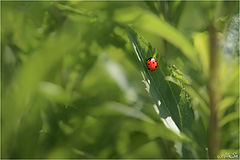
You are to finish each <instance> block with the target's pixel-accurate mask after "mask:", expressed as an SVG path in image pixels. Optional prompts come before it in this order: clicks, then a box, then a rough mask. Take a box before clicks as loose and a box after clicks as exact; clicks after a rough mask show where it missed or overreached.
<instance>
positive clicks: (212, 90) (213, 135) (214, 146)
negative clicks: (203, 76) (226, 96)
mask: <svg viewBox="0 0 240 160" xmlns="http://www.w3.org/2000/svg"><path fill="white" fill-rule="evenodd" d="M209 35H210V67H209V73H210V75H209V84H208V87H209V88H208V89H209V105H210V121H209V128H208V131H209V136H208V149H209V152H208V154H209V158H216V154H217V152H218V145H219V140H218V117H217V106H218V104H219V97H220V95H219V91H218V87H219V77H218V68H219V53H218V49H217V48H218V47H217V35H216V28H215V26H214V24H211V25H210V27H209Z"/></svg>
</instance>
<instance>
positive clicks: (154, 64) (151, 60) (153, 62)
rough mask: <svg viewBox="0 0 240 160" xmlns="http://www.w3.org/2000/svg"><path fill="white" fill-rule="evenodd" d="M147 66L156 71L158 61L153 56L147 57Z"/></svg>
mask: <svg viewBox="0 0 240 160" xmlns="http://www.w3.org/2000/svg"><path fill="white" fill-rule="evenodd" d="M147 68H148V69H149V70H151V71H155V69H156V68H157V61H156V60H155V59H154V58H153V57H150V58H148V59H147Z"/></svg>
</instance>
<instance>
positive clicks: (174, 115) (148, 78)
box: [128, 29, 193, 131]
mask: <svg viewBox="0 0 240 160" xmlns="http://www.w3.org/2000/svg"><path fill="white" fill-rule="evenodd" d="M128 34H129V38H130V41H131V43H132V46H133V48H134V50H135V53H136V55H137V57H138V60H139V62H140V64H141V66H142V75H143V78H144V82H145V84H146V87H147V90H148V92H149V94H150V96H151V98H152V101H153V103H154V104H155V105H156V106H157V108H158V110H159V115H160V116H161V118H163V119H164V120H166V123H168V124H169V123H170V121H171V120H170V119H172V120H173V122H171V123H172V124H170V125H171V126H172V127H173V126H174V123H175V124H176V126H177V129H179V130H180V131H183V129H184V128H185V127H186V128H188V129H190V128H191V121H192V120H193V111H192V108H191V107H190V103H189V102H190V101H189V98H188V95H187V94H186V92H185V91H184V90H183V89H182V88H181V87H180V86H178V85H176V84H175V83H172V82H169V81H168V80H167V79H166V78H167V77H169V76H174V72H176V70H175V71H174V70H171V67H172V66H169V65H167V64H166V62H165V61H164V60H163V59H162V57H159V56H158V55H157V56H156V57H155V58H156V60H157V62H158V68H157V69H156V70H155V71H149V70H148V69H147V67H146V60H147V59H148V58H149V57H152V56H153V55H154V53H155V50H154V49H153V48H152V47H151V45H150V44H149V43H146V42H145V41H144V40H143V38H142V37H140V36H139V35H138V34H137V33H135V32H134V31H133V30H131V29H128ZM184 114H187V115H188V116H185V115H184ZM187 119H188V120H187ZM168 120H169V121H168ZM185 122H187V123H186V124H185Z"/></svg>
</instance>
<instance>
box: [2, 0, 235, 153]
mask: <svg viewBox="0 0 240 160" xmlns="http://www.w3.org/2000/svg"><path fill="white" fill-rule="evenodd" d="M238 3H239V2H237V1H235V2H182V1H171V2H167V1H158V2H91V1H89V2H87V1H85V2H84V1H69V2H61V1H59V2H50V1H49V2H46V1H45V2H17V1H12V2H6V1H4V2H1V104H2V109H1V120H2V122H1V124H2V125H1V131H2V132H1V157H2V158H181V157H182V155H181V153H179V151H178V147H176V146H177V145H176V144H177V142H180V141H182V139H181V138H179V135H177V134H176V133H174V132H173V131H171V130H170V129H168V128H167V127H166V126H165V125H164V124H163V122H162V121H161V118H160V117H159V115H158V114H157V112H156V111H155V110H154V108H153V102H152V101H151V98H150V96H149V94H148V92H147V91H146V90H145V86H144V83H143V82H142V80H143V78H142V75H141V73H140V70H141V66H140V64H139V61H138V58H137V56H136V54H135V53H134V50H133V48H132V46H131V43H130V41H129V39H128V35H127V33H126V30H125V26H132V27H134V26H136V28H138V27H139V28H140V29H138V32H139V33H140V34H141V35H142V36H143V37H144V38H145V39H146V40H147V41H149V42H150V43H151V44H152V46H153V47H154V48H156V49H157V50H158V51H159V54H160V55H161V56H162V57H163V58H164V60H165V62H166V63H169V64H174V65H176V66H177V67H179V68H180V69H181V70H182V72H183V73H184V74H186V76H187V77H188V76H189V77H193V78H192V79H193V81H191V82H193V83H192V84H193V85H195V92H194V93H195V96H193V95H194V93H193V95H191V96H192V103H193V106H194V105H195V106H196V108H197V107H198V105H199V104H200V105H202V103H204V104H205V103H206V104H208V101H209V99H208V97H207V77H208V68H209V64H208V61H209V60H208V57H209V56H208V55H207V53H208V52H207V50H208V48H209V44H208V41H209V34H208V27H209V24H210V23H211V22H212V20H213V19H214V20H215V22H214V23H215V26H216V31H217V37H218V40H219V41H218V43H217V45H218V47H219V53H220V57H219V59H220V67H219V70H220V71H219V72H220V81H221V82H222V85H221V86H219V92H221V102H220V104H221V105H222V107H221V108H222V110H221V112H220V113H219V119H224V121H223V122H221V124H220V129H219V136H220V145H219V155H221V154H224V153H226V152H229V153H233V152H236V153H239V143H238V142H239V121H238V120H239V108H238V105H239V90H238V88H239V85H238V82H239V67H238V58H239V48H238V47H239V43H238V40H239V35H238V33H239V14H238V10H239V8H238V6H239V4H238ZM144 15H149V16H150V17H157V18H158V19H159V20H161V21H163V22H164V23H166V24H168V25H169V28H175V29H176V30H177V31H178V32H177V33H181V34H182V35H183V36H184V37H185V39H186V40H188V41H190V44H191V45H193V47H194V48H195V49H196V51H197V52H198V53H199V55H200V61H199V64H201V65H202V66H203V67H202V69H201V70H200V72H194V73H193V72H192V68H190V66H189V65H185V64H187V63H188V62H186V60H185V59H184V56H183V54H181V52H182V50H181V49H179V45H178V44H177V42H176V43H173V40H172V39H177V36H176V37H175V34H173V35H172V34H171V33H170V32H169V34H168V32H166V33H167V34H166V35H164V36H163V37H161V36H158V35H157V34H155V33H154V32H153V31H155V30H162V29H165V30H166V31H167V30H168V28H158V27H157V25H154V23H152V25H149V26H148V28H147V29H142V30H141V26H142V25H144V24H147V23H148V22H147V21H141V20H139V19H140V18H141V17H142V16H144ZM168 36H169V38H168ZM169 39H170V40H169ZM179 43H181V41H179ZM176 46H177V47H176ZM182 47H183V48H184V47H185V46H184V45H182ZM183 50H184V49H183ZM196 65H197V64H196ZM191 82H190V83H191ZM207 106H208V105H207ZM197 112H198V110H197V109H196V111H195V116H196V115H198V116H199V114H197ZM200 116H202V114H200ZM208 116H209V115H208V114H206V117H204V116H203V117H201V118H202V120H201V122H202V121H206V123H207V122H208ZM226 117H227V118H226ZM196 122H199V121H196ZM202 123H205V122H202ZM195 126H196V127H195V129H193V130H194V131H195V132H196V133H199V135H196V134H195V136H192V137H191V136H190V137H189V138H193V139H194V137H195V138H196V139H199V141H201V142H198V143H197V144H198V145H197V146H196V148H193V149H192V154H191V156H190V157H194V158H196V157H200V158H206V157H207V150H206V147H207V138H206V134H205V133H206V126H205V128H204V127H203V128H201V127H202V126H201V127H198V125H197V124H195ZM203 126H204V125H203ZM200 131H202V132H204V133H203V134H201V133H202V132H200ZM193 135H194V134H193ZM196 141H197V140H196ZM200 143H201V144H202V146H201V145H200Z"/></svg>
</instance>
